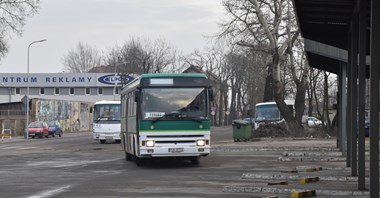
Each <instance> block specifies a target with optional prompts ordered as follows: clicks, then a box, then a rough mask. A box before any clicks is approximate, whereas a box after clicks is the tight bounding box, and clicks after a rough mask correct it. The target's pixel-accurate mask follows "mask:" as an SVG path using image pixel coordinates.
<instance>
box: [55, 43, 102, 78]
mask: <svg viewBox="0 0 380 198" xmlns="http://www.w3.org/2000/svg"><path fill="white" fill-rule="evenodd" d="M101 59H102V57H101V55H100V54H99V52H98V50H97V49H96V48H93V47H91V46H89V45H88V44H83V43H81V42H79V43H78V45H77V47H76V49H74V50H70V51H69V52H68V53H67V55H65V56H64V57H63V59H62V63H63V66H64V69H65V70H67V71H68V72H73V73H85V72H88V71H89V70H90V69H91V68H93V67H96V66H99V65H100V64H101Z"/></svg>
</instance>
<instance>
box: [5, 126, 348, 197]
mask: <svg viewBox="0 0 380 198" xmlns="http://www.w3.org/2000/svg"><path fill="white" fill-rule="evenodd" d="M91 135H92V134H91V133H89V132H81V133H70V134H64V135H63V137H61V138H59V137H55V138H44V139H30V140H23V139H22V138H15V139H13V140H12V141H9V140H5V141H3V142H1V143H0V197H8V198H11V197H17V198H18V197H20V198H47V197H78V198H82V197H91V198H94V197H102V198H103V197H218V198H220V197H251V198H252V197H269V196H271V195H276V196H278V197H289V195H290V193H289V192H285V193H284V192H280V191H274V192H272V193H271V192H269V193H262V192H255V188H257V187H260V189H261V190H262V187H263V186H267V182H268V181H267V179H265V178H259V177H257V175H256V176H255V178H251V176H252V173H264V172H265V173H268V172H276V171H277V172H278V171H279V170H280V169H283V170H285V169H290V168H291V167H296V166H297V165H298V166H299V165H300V163H299V162H289V161H287V160H279V157H281V156H284V154H283V153H284V150H286V149H285V147H284V146H285V145H286V146H288V147H289V146H291V147H292V148H293V149H292V151H293V150H303V149H304V148H310V147H311V144H310V142H307V141H303V140H265V141H254V142H233V140H232V139H233V138H232V129H231V128H230V127H225V128H214V129H213V130H212V153H211V154H210V155H209V156H207V157H204V158H201V161H200V164H199V165H192V164H191V163H190V162H187V161H176V160H166V161H158V162H154V163H149V164H147V165H146V166H144V167H138V166H136V164H135V163H133V162H128V161H125V159H124V154H123V153H122V149H121V147H120V144H116V143H107V144H100V143H99V142H94V141H93V140H92V139H91V138H92V136H91ZM294 142H296V143H294ZM333 142H334V140H328V141H325V140H321V141H319V140H318V141H313V144H314V146H317V147H318V146H319V147H321V148H322V147H323V148H332V147H333V146H331V143H333ZM268 148H270V149H268ZM329 151H330V150H328V149H326V150H325V151H324V152H329ZM331 151H334V150H333V149H332V150H331ZM310 164H314V163H306V165H310ZM342 164H344V161H343V162H336V163H334V164H333V165H334V166H335V167H342V166H343V165H342ZM303 165H305V163H303ZM330 166H331V165H330ZM342 170H343V169H342ZM335 172H336V171H335ZM342 172H343V171H342ZM346 172H347V171H346ZM326 174H329V173H326ZM342 174H346V173H342ZM330 185H331V184H327V186H330ZM344 185H345V186H346V187H345V188H347V186H348V187H351V188H355V183H353V184H352V183H350V184H349V185H347V184H344ZM292 187H293V188H296V187H298V185H296V184H295V185H293V186H292ZM279 188H281V187H279ZM306 188H310V186H309V187H306ZM325 188H328V187H325ZM320 197H322V196H320Z"/></svg>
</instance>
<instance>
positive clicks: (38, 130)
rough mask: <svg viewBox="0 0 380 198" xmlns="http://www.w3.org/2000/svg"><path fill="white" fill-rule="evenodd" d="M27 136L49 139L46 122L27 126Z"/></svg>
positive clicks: (37, 122) (36, 122)
mask: <svg viewBox="0 0 380 198" xmlns="http://www.w3.org/2000/svg"><path fill="white" fill-rule="evenodd" d="M28 136H29V137H31V138H35V137H36V136H38V137H40V138H42V137H46V138H49V127H48V125H47V123H46V122H43V121H35V122H31V123H30V124H29V125H28Z"/></svg>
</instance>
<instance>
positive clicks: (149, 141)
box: [146, 140, 154, 147]
mask: <svg viewBox="0 0 380 198" xmlns="http://www.w3.org/2000/svg"><path fill="white" fill-rule="evenodd" d="M146 147H154V140H147V141H146Z"/></svg>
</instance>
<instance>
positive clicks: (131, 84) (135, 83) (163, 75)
mask: <svg viewBox="0 0 380 198" xmlns="http://www.w3.org/2000/svg"><path fill="white" fill-rule="evenodd" d="M149 78H205V79H207V75H206V74H203V73H149V74H141V75H140V76H139V77H137V78H135V79H134V80H133V81H131V82H129V83H127V84H126V85H124V86H123V87H122V89H124V88H130V87H135V86H139V85H140V81H141V80H142V79H149Z"/></svg>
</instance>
